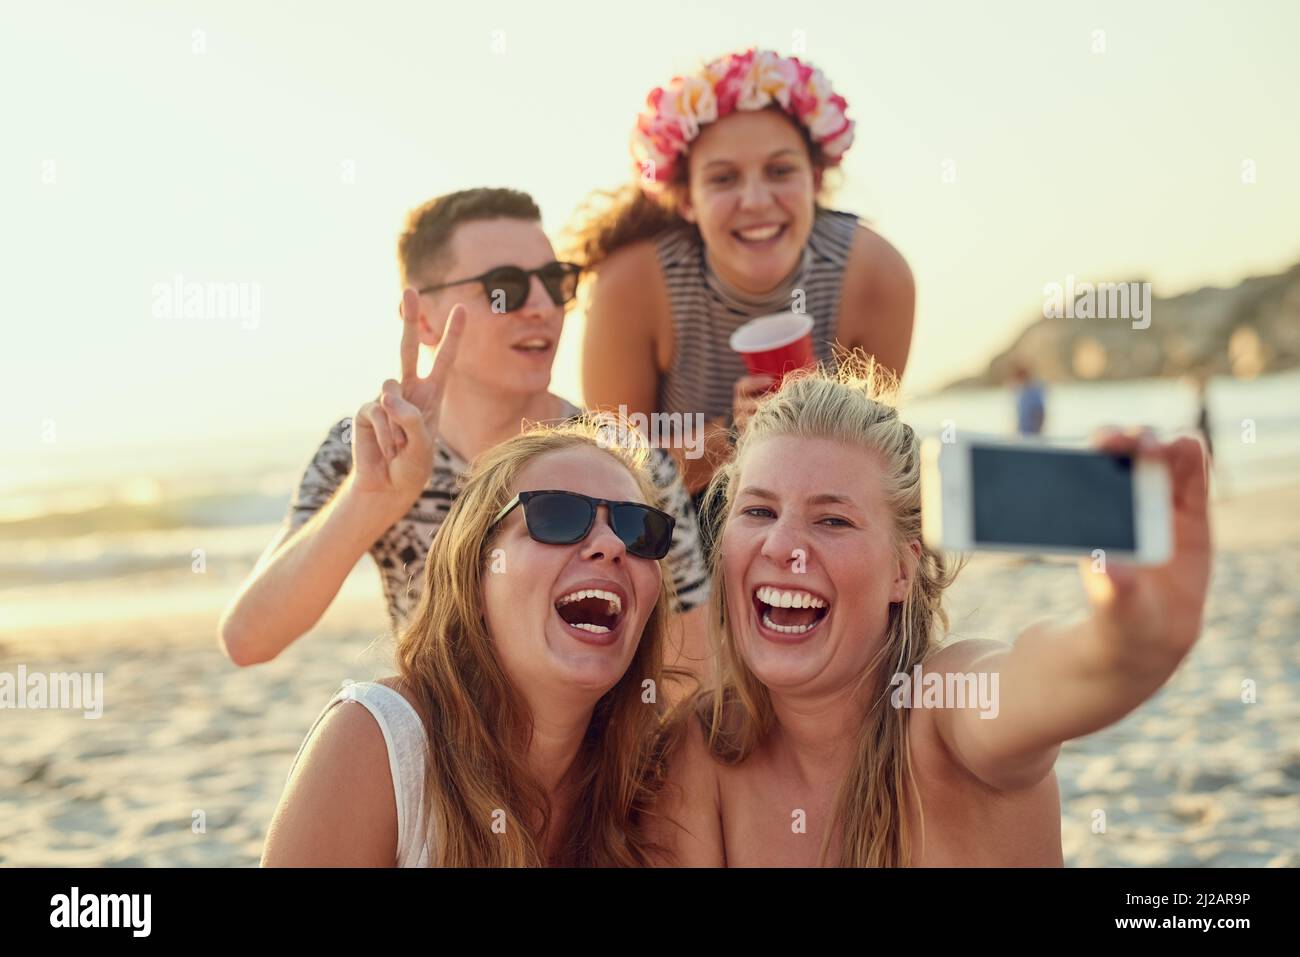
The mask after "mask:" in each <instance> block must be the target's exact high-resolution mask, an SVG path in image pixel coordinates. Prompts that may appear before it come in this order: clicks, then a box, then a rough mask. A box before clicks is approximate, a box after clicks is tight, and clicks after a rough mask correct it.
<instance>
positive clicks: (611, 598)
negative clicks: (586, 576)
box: [556, 588, 623, 631]
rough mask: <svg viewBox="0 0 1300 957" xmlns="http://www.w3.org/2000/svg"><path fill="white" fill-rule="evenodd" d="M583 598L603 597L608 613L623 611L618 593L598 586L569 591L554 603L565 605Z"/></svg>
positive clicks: (613, 613)
mask: <svg viewBox="0 0 1300 957" xmlns="http://www.w3.org/2000/svg"><path fill="white" fill-rule="evenodd" d="M584 598H603V599H605V601H606V602H608V603H609V613H610V614H611V615H618V614H622V612H623V599H621V598H619V597H618V595H616V594H614V593H613V592H612V591H603V590H602V589H599V588H588V589H586V590H585V591H575V592H570V593H569V594H567V595H565V596H564V597H563V598H561V599H560V600H559V601H558V602H556V604H557V605H567V604H568V603H569V602H571V601H581V600H582V599H584ZM605 630H606V631H608V630H609V629H608V628H606V629H605Z"/></svg>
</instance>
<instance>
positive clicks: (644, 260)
mask: <svg viewBox="0 0 1300 957" xmlns="http://www.w3.org/2000/svg"><path fill="white" fill-rule="evenodd" d="M586 296H587V301H586V312H587V315H588V317H589V319H590V318H591V317H592V316H593V314H594V316H595V318H596V320H597V321H601V320H607V321H609V322H614V323H617V324H618V325H619V326H620V327H622V326H625V325H626V323H627V322H628V321H633V322H636V323H638V324H639V325H640V326H641V327H643V328H645V329H646V330H647V331H650V332H653V331H655V330H656V329H657V328H658V327H659V325H660V324H661V323H662V321H663V319H664V318H665V317H666V316H667V315H668V308H669V304H668V290H667V287H666V286H665V285H664V279H663V270H662V269H661V268H660V265H659V253H658V251H657V250H656V248H655V243H654V240H651V239H643V240H640V241H638V242H634V243H629V244H628V245H626V246H624V247H622V248H621V249H617V250H615V251H614V252H613V253H611V254H610V256H609V257H608V258H607V259H605V260H604V261H603V262H602V263H601V264H600V265H598V266H596V267H595V268H594V269H593V270H592V277H591V279H590V281H589V282H588V284H587V286H586Z"/></svg>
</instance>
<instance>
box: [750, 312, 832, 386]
mask: <svg viewBox="0 0 1300 957" xmlns="http://www.w3.org/2000/svg"><path fill="white" fill-rule="evenodd" d="M812 330H813V321H812V316H809V315H807V314H806V313H801V312H778V313H775V314H773V315H770V316H759V317H758V318H757V319H751V320H749V322H747V323H745V324H744V325H743V326H741V327H740V328H739V329H737V330H736V331H735V332H733V333H732V334H731V348H732V349H734V350H735V351H736V352H739V353H740V356H741V358H742V359H744V360H745V368H747V369H748V370H749V374H750V375H770V376H772V378H774V379H776V383H775V384H774V385H773V386H772V387H771V389H770V390H769V391H775V390H776V389H779V388H780V387H781V381H782V380H783V379H784V378H785V377H786V375H788V374H789V373H791V372H794V371H795V370H796V369H806V368H809V367H810V366H814V365H816V364H817V358H816V356H815V355H813V340H812Z"/></svg>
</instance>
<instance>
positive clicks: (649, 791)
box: [263, 409, 673, 867]
mask: <svg viewBox="0 0 1300 957" xmlns="http://www.w3.org/2000/svg"><path fill="white" fill-rule="evenodd" d="M399 411H401V410H400V409H399ZM645 468H646V461H645V450H644V449H640V450H638V449H628V448H625V447H623V446H621V445H618V444H616V443H612V442H609V441H604V442H602V441H601V433H600V432H599V426H598V425H596V424H594V423H593V422H591V421H587V422H579V423H571V424H568V425H565V426H561V427H556V428H550V429H539V430H535V431H531V432H528V433H525V434H523V435H521V436H518V437H516V438H513V439H510V440H508V441H506V442H505V443H503V444H502V445H499V446H497V447H495V448H493V449H491V450H490V451H488V452H487V453H485V455H484V456H483V457H482V458H481V459H480V460H479V461H478V462H477V463H476V465H475V467H474V470H473V472H472V473H471V476H470V477H469V479H468V481H467V484H466V485H465V487H464V489H463V491H462V492H461V495H460V496H459V498H458V499H457V500H456V503H455V505H454V506H453V507H452V509H451V512H450V513H449V515H448V517H447V519H446V522H445V524H444V525H443V527H442V528H441V530H440V532H439V534H438V535H437V537H436V538H435V539H434V542H433V547H432V551H431V553H430V558H429V562H428V570H427V579H426V582H425V588H424V597H423V598H422V599H421V604H420V606H419V608H418V610H417V612H416V615H415V617H414V620H413V621H412V623H411V625H410V626H409V627H408V628H407V629H406V631H405V632H404V633H403V634H402V635H401V637H400V639H399V645H398V653H397V661H398V671H399V673H398V675H396V676H395V677H393V678H389V679H386V680H383V681H380V682H360V683H350V684H348V685H346V686H345V687H344V689H343V690H342V691H341V692H340V693H339V694H338V695H336V696H335V697H334V699H332V700H331V701H330V702H329V705H328V706H327V707H326V709H325V711H324V712H323V714H322V715H321V717H320V718H319V719H318V720H317V722H316V725H315V726H314V727H313V728H312V730H311V732H310V734H309V736H308V739H307V741H306V742H304V744H303V747H302V749H301V750H300V752H299V755H298V758H297V759H296V761H295V766H294V768H293V769H292V771H291V775H290V779H289V782H288V784H287V786H286V788H285V792H284V795H283V797H282V798H281V800H280V805H279V807H278V809H277V810H276V813H275V818H274V820H273V822H272V824H271V828H270V833H269V836H268V839H267V842H266V849H265V853H264V857H263V864H265V865H289V866H393V865H398V866H425V865H429V866H448V867H464V866H479V865H486V866H530V865H547V864H553V865H570V866H573V865H582V866H603V865H641V864H646V863H650V862H651V861H652V860H661V858H656V857H654V855H655V853H656V840H655V838H654V837H653V835H652V831H651V825H652V823H653V822H652V820H651V819H652V816H653V815H652V804H653V800H654V796H655V792H656V790H657V789H658V787H659V781H660V779H661V775H660V773H659V768H660V765H661V758H660V751H661V748H662V741H661V739H660V728H661V722H660V708H659V707H658V706H657V705H656V704H655V700H656V697H657V695H656V694H655V693H654V692H655V689H658V688H659V687H660V686H661V685H662V684H663V679H664V674H665V671H666V670H667V669H665V668H664V667H663V665H662V655H663V645H664V638H665V629H666V627H667V625H666V620H667V616H668V614H669V612H670V609H671V601H672V596H671V590H672V588H671V578H670V577H668V576H665V575H664V574H663V573H662V570H661V566H660V559H662V558H663V557H664V555H665V554H666V553H667V549H668V547H669V543H670V541H671V538H672V532H673V519H672V517H671V516H670V515H668V514H666V513H664V512H662V511H660V510H659V509H658V508H656V507H654V505H653V504H652V503H654V502H656V500H657V496H656V490H655V486H654V484H653V481H652V480H651V478H650V477H649V475H648V473H647V472H646V470H645ZM431 596H437V599H436V600H433V599H432V597H431ZM358 705H359V706H358Z"/></svg>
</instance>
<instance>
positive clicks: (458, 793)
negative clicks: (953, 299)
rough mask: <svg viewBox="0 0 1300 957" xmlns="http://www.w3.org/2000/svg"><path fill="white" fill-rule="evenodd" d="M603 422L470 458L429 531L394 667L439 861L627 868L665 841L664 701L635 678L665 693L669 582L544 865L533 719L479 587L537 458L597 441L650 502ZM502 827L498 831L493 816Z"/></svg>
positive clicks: (597, 720) (628, 452)
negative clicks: (415, 736) (419, 750)
mask: <svg viewBox="0 0 1300 957" xmlns="http://www.w3.org/2000/svg"><path fill="white" fill-rule="evenodd" d="M602 430H603V426H602V424H601V422H600V421H598V420H596V419H592V418H583V419H580V420H575V421H571V422H568V423H565V424H562V425H559V426H538V427H534V428H533V429H531V430H529V431H527V432H525V433H523V434H521V435H518V436H515V437H513V438H511V439H509V440H508V441H506V442H504V443H502V444H500V445H498V446H496V447H494V448H493V449H491V450H490V451H488V452H487V453H485V454H484V455H483V456H482V457H481V458H479V459H478V460H476V462H475V464H474V467H473V469H472V470H471V473H470V475H469V477H468V479H467V481H466V483H465V485H464V488H463V490H462V491H461V493H460V496H459V497H458V498H457V500H456V502H455V504H454V505H453V506H452V508H451V511H450V513H449V514H448V515H447V518H446V521H445V522H444V523H443V525H442V527H441V528H440V529H439V531H438V533H437V535H435V537H434V539H433V545H432V549H431V550H430V553H429V558H428V568H427V571H426V575H425V586H424V593H423V595H422V597H421V600H420V604H419V607H418V608H417V610H416V612H415V615H414V618H413V620H412V622H411V624H410V625H409V626H408V627H407V629H406V630H405V632H404V633H403V634H402V635H401V636H400V637H399V639H398V645H397V662H398V671H399V673H400V675H401V678H402V684H403V687H404V690H406V691H407V692H408V693H409V694H410V696H411V697H412V698H413V703H414V705H415V707H416V710H417V712H418V713H419V714H420V717H421V720H422V721H423V723H424V726H425V730H426V732H427V737H428V741H429V751H428V754H427V761H426V775H425V791H424V795H425V798H424V802H425V808H426V813H427V820H428V834H427V835H426V838H427V840H428V841H429V846H430V849H431V852H430V859H431V863H432V864H433V865H434V866H441V867H466V866H496V867H503V866H538V865H544V864H556V865H565V866H588V867H590V866H636V865H645V864H647V863H649V862H650V861H651V855H652V854H654V853H658V852H661V851H662V850H663V849H662V848H661V847H659V846H658V845H657V843H656V842H655V841H654V840H653V839H652V838H651V837H650V836H649V835H650V834H652V833H659V832H658V831H657V830H656V831H652V830H651V827H652V821H651V818H653V817H654V811H653V805H654V799H655V796H656V794H657V793H658V791H659V789H660V788H661V787H662V782H663V775H664V769H663V760H664V755H663V752H664V750H665V740H666V739H665V738H664V737H663V735H662V733H661V731H662V721H661V715H660V708H659V707H656V706H654V705H650V704H646V703H644V702H643V698H642V695H643V690H642V689H643V682H645V681H646V680H647V679H648V680H651V681H653V682H654V685H653V687H655V688H662V687H663V684H664V676H665V672H670V673H671V672H672V669H666V668H665V667H664V665H663V654H664V642H665V637H666V629H667V616H668V614H669V609H670V608H671V607H672V606H671V601H672V594H673V586H672V576H671V575H669V574H666V573H665V574H664V575H663V576H662V577H661V585H660V590H659V595H658V600H657V601H656V603H655V606H654V610H653V611H652V612H651V614H650V618H649V620H648V621H647V623H646V626H645V629H644V631H643V632H642V635H641V640H640V642H639V644H638V645H637V649H636V654H635V655H634V656H633V658H632V662H631V664H630V665H629V666H628V669H627V672H626V673H625V674H624V675H623V677H622V678H621V679H620V680H619V682H618V684H616V685H615V686H614V687H613V688H612V689H610V690H609V691H608V692H606V693H605V694H604V695H603V696H602V697H601V698H600V700H599V701H598V702H597V703H596V706H595V709H594V711H593V713H592V716H591V723H590V725H589V726H588V728H587V734H586V737H585V739H584V740H583V743H582V746H581V748H580V749H579V752H578V755H577V757H576V758H575V766H574V768H573V771H572V772H571V773H572V774H574V775H575V788H576V790H577V793H578V794H579V797H578V798H577V802H576V804H575V806H574V808H573V810H572V814H571V815H570V826H569V827H568V828H567V833H566V835H565V838H564V840H563V842H562V846H561V848H560V850H559V851H558V853H557V854H556V855H554V856H553V858H552V859H550V860H547V855H546V852H545V848H546V847H547V839H546V836H547V832H548V829H549V827H550V825H551V808H550V806H549V801H548V799H547V795H546V792H545V789H544V788H543V787H542V785H541V784H540V783H539V782H538V781H537V780H536V779H535V777H534V776H533V775H532V773H531V772H530V771H529V768H528V766H527V763H526V755H527V752H528V745H529V741H530V739H531V735H532V730H533V725H532V718H531V715H530V714H529V712H528V709H527V706H526V704H525V703H524V701H523V700H522V698H521V697H520V695H519V694H518V692H517V691H516V690H515V689H514V688H513V687H512V686H511V684H510V682H509V680H508V679H507V677H506V674H505V672H504V670H503V669H502V667H501V663H500V661H499V660H498V658H497V656H496V654H495V653H494V652H493V642H492V636H491V635H490V634H489V632H488V629H487V625H486V623H485V621H484V619H483V617H482V608H481V597H480V596H481V591H480V585H481V583H482V581H483V575H484V573H485V571H486V570H487V569H488V568H489V567H490V565H491V561H492V542H493V541H495V536H493V537H491V538H489V537H488V534H487V533H488V530H489V527H490V526H491V524H492V521H493V519H494V518H495V516H496V515H497V513H498V512H499V511H500V510H501V508H503V507H504V506H505V505H506V503H507V502H508V501H509V499H510V497H511V495H512V494H513V486H514V483H515V481H516V479H517V477H518V476H519V474H520V472H521V471H522V470H523V469H524V468H525V467H526V466H527V465H528V464H529V463H530V462H532V461H533V460H535V459H536V458H537V457H538V456H541V455H545V454H547V453H550V452H558V451H562V450H565V449H572V448H586V447H591V448H599V449H600V450H601V451H602V452H603V453H604V454H608V455H610V456H611V457H613V458H614V459H615V460H617V461H619V462H620V463H621V464H623V465H624V466H625V467H626V468H627V469H628V470H629V472H631V474H632V475H633V477H634V478H635V480H636V483H637V485H638V487H639V488H640V490H641V493H642V495H643V496H644V498H645V501H646V503H647V504H650V505H657V504H659V494H658V491H657V489H656V487H655V485H654V483H653V481H652V480H651V478H650V477H649V473H648V471H647V468H646V463H647V455H646V451H645V449H644V448H643V447H636V446H629V445H626V444H621V443H615V442H610V441H608V440H604V441H602V434H603V435H608V434H609V433H608V432H607V431H605V432H602ZM500 810H504V811H505V812H506V814H507V820H508V824H507V826H506V828H505V831H504V833H494V832H493V830H492V824H493V821H494V814H498V812H499V811H500Z"/></svg>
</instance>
